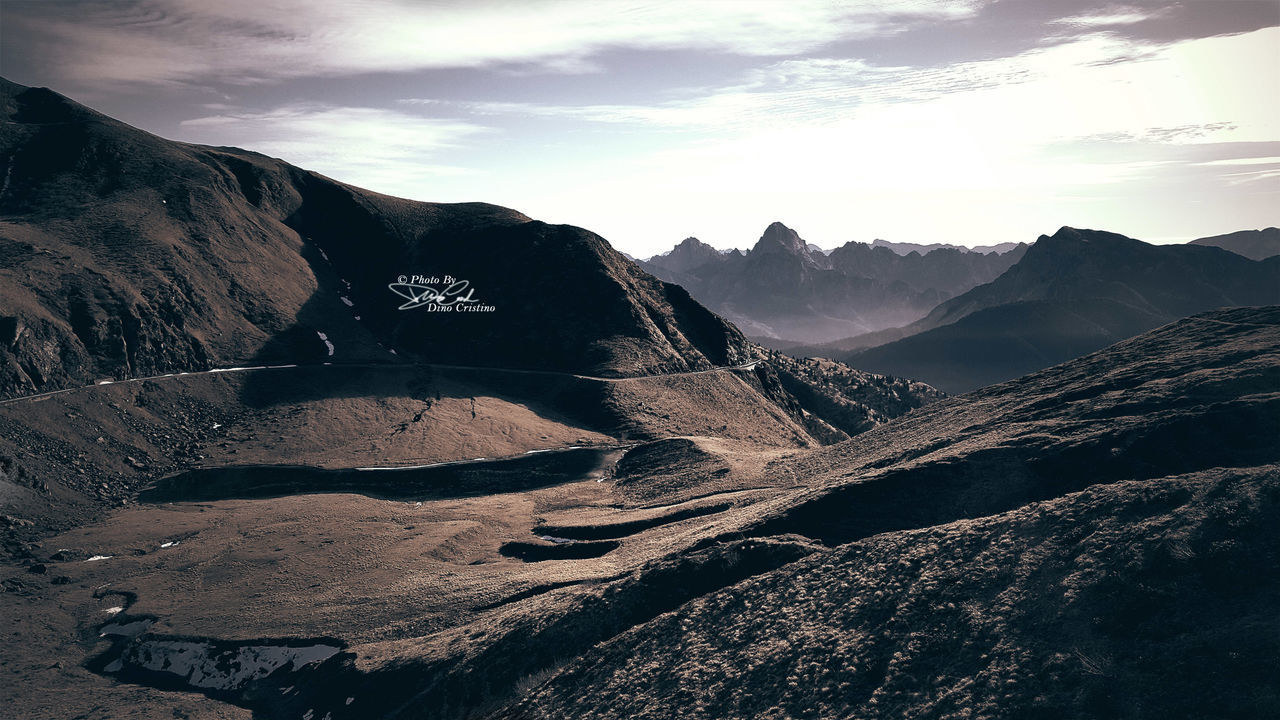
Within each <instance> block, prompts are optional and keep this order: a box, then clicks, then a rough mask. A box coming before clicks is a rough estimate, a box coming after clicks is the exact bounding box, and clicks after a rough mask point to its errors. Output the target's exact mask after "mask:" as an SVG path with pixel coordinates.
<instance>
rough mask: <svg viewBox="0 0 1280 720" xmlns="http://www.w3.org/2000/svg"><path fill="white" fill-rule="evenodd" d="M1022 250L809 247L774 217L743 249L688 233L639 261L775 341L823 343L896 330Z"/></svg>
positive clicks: (753, 332)
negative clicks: (721, 248) (907, 250)
mask: <svg viewBox="0 0 1280 720" xmlns="http://www.w3.org/2000/svg"><path fill="white" fill-rule="evenodd" d="M1024 250H1025V247H1014V248H1012V249H1010V250H1009V251H1008V252H1005V253H1003V254H1000V253H987V254H983V253H977V252H969V251H966V250H960V249H955V248H941V249H935V250H931V251H929V252H927V253H925V254H920V253H918V252H911V253H907V254H905V255H903V254H899V253H898V252H895V251H893V250H891V249H889V248H887V247H883V246H871V245H866V244H864V243H854V242H850V243H846V244H845V245H843V246H841V247H838V248H836V249H834V250H831V251H829V252H822V251H818V250H815V249H814V248H813V246H811V245H808V244H807V243H805V242H804V241H803V240H802V239H801V238H800V236H799V234H798V233H796V232H795V231H794V230H792V229H791V228H788V227H787V226H785V225H783V224H782V223H773V224H772V225H770V226H769V227H768V228H766V229H765V231H764V233H763V234H762V235H761V236H760V239H759V240H758V241H757V242H756V244H755V245H754V246H753V247H752V248H751V250H750V251H749V252H746V253H743V252H741V251H738V250H733V251H730V252H720V251H718V250H716V249H715V248H713V247H711V246H709V245H707V244H705V243H702V242H700V241H699V240H697V239H696V238H688V239H686V240H684V241H683V242H681V243H680V244H679V245H677V246H676V247H675V248H673V249H672V250H671V251H670V252H668V253H666V254H663V255H656V256H654V257H651V258H649V259H648V260H645V261H641V262H640V263H639V264H640V265H641V267H643V268H645V269H646V270H647V271H649V272H650V273H652V274H654V275H655V276H657V277H660V278H663V279H664V280H667V281H669V282H674V283H678V284H680V285H682V286H683V287H685V288H687V289H688V290H689V293H690V294H691V295H692V296H693V297H694V298H695V299H696V300H698V301H699V302H700V303H702V304H703V305H706V306H707V307H708V308H710V309H712V310H714V311H715V312H717V313H718V314H720V315H721V316H723V317H725V318H726V319H728V320H730V321H731V322H733V323H734V324H735V325H737V326H738V327H740V328H742V330H743V332H745V333H746V334H747V335H749V336H751V337H754V338H757V339H760V340H761V341H762V342H766V343H769V344H771V345H773V346H775V347H781V348H784V349H785V347H786V346H787V345H788V344H805V343H822V342H827V341H831V340H836V339H838V338H842V337H848V336H851V335H858V334H862V333H867V332H872V331H876V330H882V329H885V328H891V327H898V326H901V325H905V324H907V323H910V322H912V321H914V320H916V319H918V318H920V317H922V316H923V315H924V314H925V313H927V312H928V311H929V310H931V309H932V308H934V307H936V306H937V305H938V303H940V302H943V301H945V300H947V299H949V298H951V297H954V296H956V295H958V294H960V293H962V292H964V291H966V290H968V289H970V288H972V287H974V286H975V285H979V284H982V283H984V282H987V281H989V280H992V279H994V278H995V277H996V276H998V275H999V274H1000V273H1002V272H1004V270H1006V269H1007V268H1008V267H1009V266H1011V265H1012V264H1013V263H1014V262H1016V261H1017V259H1018V258H1019V257H1021V255H1022V252H1023V251H1024Z"/></svg>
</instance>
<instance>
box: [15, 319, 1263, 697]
mask: <svg viewBox="0 0 1280 720" xmlns="http://www.w3.org/2000/svg"><path fill="white" fill-rule="evenodd" d="M1277 367H1280V308H1276V307H1272V308H1263V309H1237V310H1231V311H1220V312H1213V313H1206V314H1203V315H1199V316H1196V317H1192V318H1188V319H1185V320H1182V321H1179V322H1177V323H1174V324H1171V325H1168V326H1165V327H1162V328H1160V329H1158V330H1156V331H1154V332H1151V333H1148V334H1145V335H1142V336H1139V337H1136V338H1133V339H1131V340H1128V341H1125V342H1122V343H1120V344H1117V345H1115V346H1113V347H1111V348H1108V349H1106V350H1104V351H1101V352H1098V353H1094V354H1092V355H1089V356H1087V357H1084V358H1080V359H1077V360H1074V361H1071V362H1069V363H1066V364H1064V365H1060V366H1057V367H1054V368H1050V369H1047V370H1045V371H1042V372H1038V373H1036V374H1034V375H1031V376H1028V377H1025V378H1021V379H1019V380H1016V381H1013V382H1010V383H1006V384H1003V385H999V386H994V387H990V388H987V389H985V390H982V391H980V392H977V393H974V394H971V395H968V396H964V397H957V398H950V399H947V400H943V401H941V402H937V403H933V404H932V405H929V406H927V407H924V408H921V409H918V410H916V411H915V412H913V413H911V414H909V415H907V416H905V417H903V418H900V419H898V420H896V421H894V422H892V423H886V424H882V425H880V426H878V427H877V428H876V429H874V430H871V431H869V432H866V433H863V434H861V435H858V436H857V437H854V438H852V439H850V440H847V441H845V442H842V443H839V444H836V445H831V446H827V447H823V448H814V449H810V450H797V449H788V450H785V451H781V452H779V451H778V450H777V449H775V450H771V451H769V452H767V453H763V454H755V453H753V452H752V451H750V450H749V449H747V448H746V446H744V445H735V446H730V445H727V444H724V443H723V442H719V441H716V442H712V441H709V440H707V439H696V440H690V439H687V438H670V439H662V440H656V441H652V442H646V443H641V444H638V445H635V446H633V447H630V448H627V449H626V450H625V451H618V452H616V453H615V454H614V455H613V456H610V457H606V458H605V459H604V460H603V461H602V462H601V463H600V464H599V465H597V464H595V463H594V461H592V462H587V463H585V464H584V465H582V466H580V467H577V468H576V469H575V470H574V472H580V473H581V474H580V475H570V477H568V478H565V477H559V478H555V477H552V478H547V475H548V473H550V474H552V475H553V476H554V474H555V472H556V469H555V468H554V467H549V466H548V465H547V464H548V463H549V462H551V461H552V460H553V459H555V458H559V457H563V456H557V455H550V456H545V455H544V456H543V457H542V459H537V458H538V456H536V455H535V456H533V457H534V458H535V459H534V460H524V461H522V462H524V463H525V464H524V465H522V466H519V467H512V468H510V469H509V471H503V469H502V468H501V467H495V468H494V469H493V470H492V471H491V472H490V475H491V477H487V476H486V475H485V474H484V472H483V471H480V470H478V469H477V468H476V467H474V466H471V467H468V466H463V468H461V469H456V466H454V467H455V469H452V470H450V469H447V468H446V469H445V470H448V472H449V473H454V475H446V474H443V473H444V472H445V470H441V469H439V468H437V469H436V470H435V471H434V472H435V473H436V475H434V476H426V477H423V478H417V477H415V476H414V475H413V474H412V473H413V472H414V471H401V472H399V473H385V472H384V473H378V472H372V471H365V472H352V473H347V474H345V475H343V474H340V473H338V472H336V471H335V472H331V473H330V474H328V475H316V474H314V473H313V474H312V475H307V474H306V473H305V472H303V471H304V470H305V468H294V469H293V470H292V472H293V473H294V475H295V476H296V477H294V478H293V479H292V480H290V481H287V482H286V481H282V480H277V481H276V483H275V484H274V485H272V486H271V487H270V488H268V490H269V492H265V493H262V494H257V495H254V494H247V493H245V492H244V488H245V485H244V483H245V476H244V475H239V476H237V475H235V474H232V473H230V472H228V471H223V472H218V471H217V469H216V468H210V469H207V470H205V471H203V472H201V473H199V474H196V475H188V476H185V477H184V476H182V475H179V476H175V477H171V478H167V479H163V480H160V481H158V482H157V485H156V488H155V490H154V491H152V493H151V495H152V496H153V497H149V496H147V495H143V496H142V497H140V498H139V503H138V504H137V506H136V507H134V506H131V507H127V508H124V509H122V510H120V511H119V514H118V515H117V516H116V517H115V518H113V519H112V520H110V521H107V522H103V523H99V524H94V525H89V526H85V527H82V528H77V529H76V530H75V531H73V532H67V533H63V534H61V535H58V536H56V537H53V538H50V539H49V542H48V543H46V544H45V545H44V547H41V548H36V549H35V550H34V552H36V553H38V557H37V559H38V561H39V568H40V569H39V570H36V571H30V570H18V571H11V572H9V574H8V575H7V576H6V577H5V580H4V582H5V587H6V589H7V590H9V592H5V593H0V603H6V604H5V605H4V606H3V607H4V608H5V610H6V611H13V615H14V617H18V614H17V612H16V611H17V610H18V609H22V611H23V612H22V617H26V618H30V621H29V623H28V624H29V625H30V628H31V629H30V631H29V632H27V634H26V635H24V638H23V640H24V641H23V642H22V643H14V644H13V645H12V646H11V647H10V648H9V650H8V651H7V652H9V653H11V657H13V658H14V660H13V661H12V662H11V663H10V664H11V665H12V667H13V668H14V669H16V670H18V673H16V674H15V679H17V680H19V682H13V683H9V684H7V685H6V687H5V689H4V690H3V691H0V692H4V693H6V699H7V700H9V701H10V702H11V706H12V707H15V708H21V709H22V710H24V711H25V712H24V716H26V717H32V718H42V717H65V716H67V715H68V714H82V713H85V712H88V711H89V710H90V709H92V708H94V707H98V708H100V709H101V712H103V713H106V714H115V715H118V714H121V713H120V712H119V710H121V709H122V708H127V709H128V711H129V712H130V713H131V714H134V715H136V716H138V717H144V718H160V717H173V716H174V715H175V714H189V715H198V714H201V713H203V714H205V715H213V714H214V713H218V712H222V713H223V716H226V717H235V716H236V715H234V714H233V713H234V712H235V711H237V710H239V709H243V710H244V711H245V712H249V713H252V714H254V715H256V716H262V717H304V716H307V715H308V713H309V714H310V716H311V717H324V716H325V715H329V716H330V717H331V718H334V719H343V718H426V717H431V718H463V717H494V718H527V717H539V718H541V717H549V718H568V717H615V718H621V717H640V718H667V717H673V716H680V715H689V716H692V717H705V718H720V717H743V718H745V717H770V716H776V717H785V716H791V717H853V716H857V717H870V718H882V717H883V718H890V717H903V716H912V717H916V716H934V715H936V716H942V715H945V714H948V713H950V714H975V713H979V712H981V713H986V714H989V715H991V716H1004V717H1039V716H1046V717H1057V718H1064V719H1070V720H1074V719H1075V718H1081V719H1083V718H1096V717H1134V718H1140V719H1141V718H1165V717H1177V716H1184V715H1187V714H1193V715H1196V716H1200V715H1204V716H1227V717H1270V716H1272V715H1274V714H1275V713H1276V711H1277V710H1280V704H1278V703H1277V699H1276V698H1277V697H1280V692H1277V691H1280V685H1278V684H1277V680H1276V678H1275V676H1274V673H1273V672H1271V671H1270V670H1269V668H1270V665H1269V664H1268V663H1267V660H1268V659H1269V658H1271V657H1274V656H1275V654H1276V653H1277V652H1278V651H1280V640H1277V638H1280V634H1278V633H1277V632H1276V630H1277V621H1276V618H1275V616H1274V612H1273V611H1272V607H1273V605H1274V603H1273V602H1272V599H1273V598H1274V596H1275V595H1276V593H1277V592H1280V573H1278V572H1277V570H1280V564H1278V563H1280V561H1278V559H1277V558H1280V536H1278V535H1277V533H1276V532H1275V531H1274V528H1275V524H1276V522H1277V521H1280V443H1278V442H1277V441H1276V438H1277V437H1280V412H1278V411H1280V405H1278V404H1277V403H1278V401H1277V394H1276V392H1275V390H1276V388H1277V387H1280V375H1277V372H1276V368H1277ZM623 382H636V381H635V380H628V381H623ZM118 391H119V389H118V388H117V391H116V392H118ZM163 392H164V391H163V390H157V391H156V392H155V400H156V401H159V400H160V399H161V396H162V394H163ZM121 399H122V400H123V398H121ZM149 402H150V401H149ZM122 407H127V408H128V409H129V412H130V413H131V414H132V413H134V412H142V411H145V410H146V408H145V407H144V408H142V409H137V408H134V406H133V405H132V404H128V403H124V402H122ZM148 407H153V406H150V405H148ZM34 411H35V412H40V411H41V409H40V408H36V409H35V410H34ZM588 459H590V458H588ZM234 469H235V468H229V469H228V470H234ZM241 472H248V470H241ZM277 472H278V473H279V472H282V471H281V470H277ZM423 472H432V470H430V469H427V470H424V471H423ZM560 472H561V473H563V472H564V471H563V470H561V471H560ZM500 479H501V482H505V483H507V484H508V485H507V486H506V487H502V486H499V487H498V488H497V489H498V490H500V492H491V490H492V489H490V491H489V492H488V494H481V495H468V494H466V493H465V492H461V491H462V490H463V489H465V488H466V487H467V484H466V483H474V482H482V481H483V482H486V483H493V482H496V481H499V480H500ZM335 486H336V487H337V488H340V489H341V491H340V492H336V491H333V488H334V487H335ZM405 486H407V487H408V489H407V490H406V489H403V488H404V487H405ZM326 487H328V488H331V491H330V492H327V493H326V492H323V491H319V490H321V489H322V488H326ZM397 487H400V488H401V489H397ZM406 498H407V499H409V500H411V501H412V502H405V501H404V500H405V499H406ZM166 544H167V546H166ZM90 557H93V558H95V559H94V561H92V562H88V561H87V560H88V559H89V558H90ZM30 567H35V565H32V566H30ZM229 568H234V571H233V572H231V571H229ZM59 578H65V580H59ZM192 587H196V588H200V589H201V591H200V592H198V593H194V592H191V591H190V588H192ZM91 588H97V590H96V595H95V594H92V593H94V591H93V590H91ZM299 588H304V589H306V591H305V592H303V591H299ZM246 598H251V600H252V601H251V602H248V601H247V600H246ZM353 608H356V609H358V610H359V611H358V612H353ZM76 628H79V629H80V630H81V632H82V635H70V633H73V632H74V631H75V629H76ZM69 636H70V637H84V638H86V639H85V640H83V641H82V644H77V643H76V642H69V641H67V640H66V638H67V637H69ZM40 649H42V650H43V652H44V653H45V654H44V655H39V654H37V650H40ZM52 658H56V660H52ZM85 658H88V660H86V659H85ZM37 659H39V660H41V661H43V662H37ZM54 661H56V662H58V663H59V664H60V666H61V667H60V668H55V670H59V669H65V671H64V672H49V671H48V670H47V669H48V665H50V664H52V662H54ZM82 664H83V667H82ZM55 690H56V692H55ZM228 704H231V705H234V706H238V707H230V706H228ZM175 711H176V712H175Z"/></svg>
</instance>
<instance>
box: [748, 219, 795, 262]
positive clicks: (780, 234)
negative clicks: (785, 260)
mask: <svg viewBox="0 0 1280 720" xmlns="http://www.w3.org/2000/svg"><path fill="white" fill-rule="evenodd" d="M777 251H783V252H787V253H791V254H793V255H807V254H808V252H809V251H808V249H806V248H805V242H804V240H802V239H801V238H800V234H799V233H797V232H796V231H795V230H792V229H791V228H789V227H787V226H786V225H783V224H782V223H780V222H773V223H770V225H769V227H767V228H765V230H764V234H763V235H761V236H760V239H759V240H757V241H756V244H755V247H753V248H751V252H752V253H753V254H754V253H760V252H765V253H769V252H777Z"/></svg>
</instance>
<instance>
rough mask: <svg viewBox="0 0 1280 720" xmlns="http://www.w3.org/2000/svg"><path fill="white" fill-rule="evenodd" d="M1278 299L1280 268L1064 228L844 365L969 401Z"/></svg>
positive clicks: (1208, 250)
mask: <svg viewBox="0 0 1280 720" xmlns="http://www.w3.org/2000/svg"><path fill="white" fill-rule="evenodd" d="M1277 302H1280V260H1276V259H1274V258H1273V259H1270V260H1266V261H1262V262H1256V261H1252V260H1249V259H1247V258H1244V257H1241V256H1239V255H1236V254H1235V253H1231V252H1227V251H1225V250H1222V249H1220V248H1213V247H1201V246H1198V245H1149V244H1147V243H1144V242H1142V241H1139V240H1134V239H1132V238H1127V237H1124V236H1122V235H1117V234H1114V233H1107V232H1100V231H1095V230H1076V229H1073V228H1062V229H1061V230H1059V231H1058V232H1057V233H1055V234H1054V235H1053V236H1052V237H1050V236H1042V237H1041V238H1040V239H1039V240H1037V241H1036V243H1035V245H1033V246H1032V247H1031V248H1030V249H1028V250H1027V253H1026V255H1025V256H1024V257H1023V258H1022V260H1020V261H1019V262H1018V263H1017V264H1016V265H1014V266H1013V267H1011V268H1010V269H1009V270H1008V271H1006V272H1005V273H1004V274H1003V275H1001V276H1000V277H999V278H996V279H995V280H994V281H992V282H990V283H988V284H985V285H981V286H978V287H975V288H974V289H973V290H970V291H969V292H967V293H964V294H963V295H960V296H959V297H956V298H953V299H952V300H948V301H947V302H944V303H942V304H941V305H939V306H938V307H937V308H935V309H934V310H933V311H931V312H930V313H929V314H928V315H927V316H925V317H924V318H922V319H920V320H918V321H916V322H915V323H912V324H911V325H909V326H907V327H905V328H903V329H902V330H901V331H898V332H899V333H900V334H904V335H906V336H907V337H905V338H903V339H897V340H894V341H892V342H888V343H886V344H883V345H879V346H878V347H874V348H871V349H868V350H862V351H858V352H855V353H853V354H850V355H845V356H838V357H840V359H842V360H843V361H845V362H848V363H850V364H852V365H853V366H855V367H859V368H862V369H866V370H873V371H876V372H885V373H890V374H895V375H903V376H906V377H912V378H919V379H921V380H924V381H925V382H930V383H932V384H934V385H936V386H937V387H940V388H942V389H944V390H946V391H948V392H964V391H967V390H971V389H973V388H976V387H981V386H983V385H987V384H990V383H993V382H999V381H1002V380H1008V379H1011V378H1014V377H1017V376H1019V375H1022V374H1025V373H1028V372H1032V371H1034V370H1038V369H1040V368H1043V367H1048V366H1049V365H1052V364H1054V363H1057V362H1062V361H1064V360H1067V359H1070V358H1072V357H1077V356H1079V355H1082V354H1084V353H1087V352H1091V351H1093V350H1097V349H1099V348H1103V347H1106V346H1107V345H1110V344H1111V343H1114V342H1116V341H1118V340H1121V339H1124V338H1126V337H1132V336H1133V335H1136V334H1138V333H1140V332H1143V331H1145V330H1148V329H1151V328H1153V327H1156V326H1159V325H1161V324H1163V323H1167V322H1169V321H1171V320H1174V319H1176V318H1179V317H1185V316H1187V315H1190V314H1192V313H1195V312H1200V311H1204V310H1208V309H1211V308H1217V307H1230V306H1249V305H1265V304H1271V303H1277Z"/></svg>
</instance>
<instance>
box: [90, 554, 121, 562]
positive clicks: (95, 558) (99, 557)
mask: <svg viewBox="0 0 1280 720" xmlns="http://www.w3.org/2000/svg"><path fill="white" fill-rule="evenodd" d="M112 557H114V556H113V555H94V556H93V557H91V558H89V559H88V560H85V562H98V561H99V560H110V559H111V558H112Z"/></svg>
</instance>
